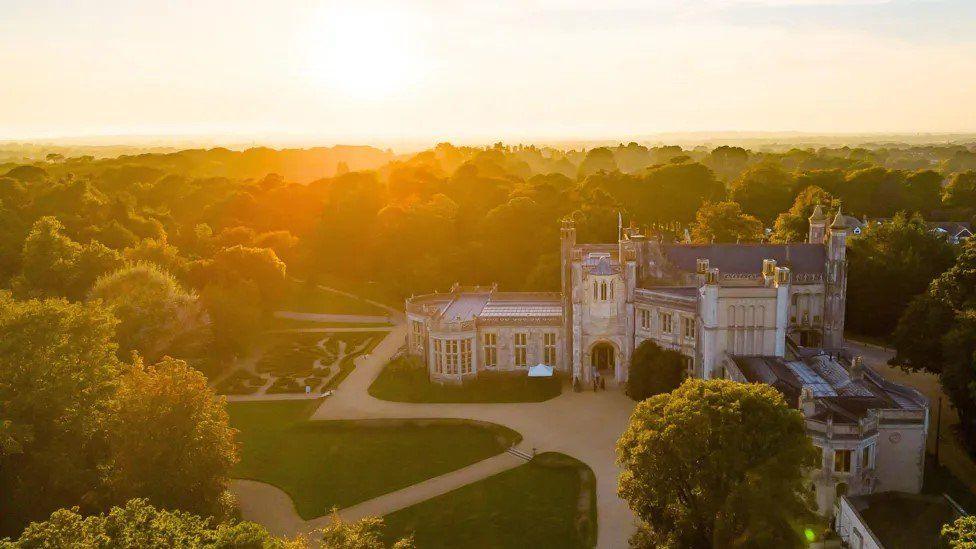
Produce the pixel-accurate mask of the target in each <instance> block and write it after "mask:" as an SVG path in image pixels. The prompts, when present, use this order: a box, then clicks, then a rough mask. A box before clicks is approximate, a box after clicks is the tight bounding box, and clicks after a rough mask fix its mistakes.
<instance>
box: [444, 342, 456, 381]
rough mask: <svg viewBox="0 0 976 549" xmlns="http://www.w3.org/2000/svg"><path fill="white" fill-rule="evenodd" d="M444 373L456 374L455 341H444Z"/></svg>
mask: <svg viewBox="0 0 976 549" xmlns="http://www.w3.org/2000/svg"><path fill="white" fill-rule="evenodd" d="M444 362H445V364H444V373H446V374H447V375H454V374H457V373H458V342H457V340H456V339H448V340H446V341H444Z"/></svg>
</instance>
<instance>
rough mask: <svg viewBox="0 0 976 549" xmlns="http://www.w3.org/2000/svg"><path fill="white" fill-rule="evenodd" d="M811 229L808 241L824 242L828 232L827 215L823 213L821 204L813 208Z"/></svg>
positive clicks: (811, 242)
mask: <svg viewBox="0 0 976 549" xmlns="http://www.w3.org/2000/svg"><path fill="white" fill-rule="evenodd" d="M809 222H810V231H809V233H808V234H807V242H809V243H810V244H823V241H824V237H825V236H826V233H827V216H826V215H824V213H823V208H821V207H820V204H817V206H816V207H815V208H814V209H813V215H811V216H810V219H809Z"/></svg>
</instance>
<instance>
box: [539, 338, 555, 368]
mask: <svg viewBox="0 0 976 549" xmlns="http://www.w3.org/2000/svg"><path fill="white" fill-rule="evenodd" d="M542 350H543V362H545V363H546V364H547V365H549V366H555V365H556V334H555V333H554V332H546V333H544V334H542Z"/></svg>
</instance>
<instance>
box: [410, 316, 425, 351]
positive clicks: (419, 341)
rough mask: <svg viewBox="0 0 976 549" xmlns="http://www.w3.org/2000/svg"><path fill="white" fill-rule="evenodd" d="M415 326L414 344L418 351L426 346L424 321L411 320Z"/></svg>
mask: <svg viewBox="0 0 976 549" xmlns="http://www.w3.org/2000/svg"><path fill="white" fill-rule="evenodd" d="M410 325H411V326H412V327H413V345H414V348H416V349H417V350H418V351H420V350H421V349H423V348H424V323H423V322H421V321H419V320H414V321H411V323H410Z"/></svg>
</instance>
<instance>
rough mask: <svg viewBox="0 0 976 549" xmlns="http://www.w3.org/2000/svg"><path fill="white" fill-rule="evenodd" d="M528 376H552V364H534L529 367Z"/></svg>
mask: <svg viewBox="0 0 976 549" xmlns="http://www.w3.org/2000/svg"><path fill="white" fill-rule="evenodd" d="M529 377H552V366H547V365H545V364H536V365H535V366H532V367H530V368H529Z"/></svg>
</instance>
